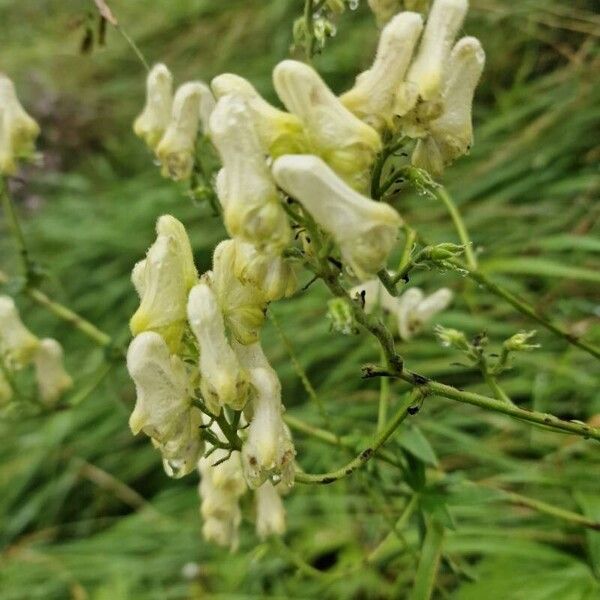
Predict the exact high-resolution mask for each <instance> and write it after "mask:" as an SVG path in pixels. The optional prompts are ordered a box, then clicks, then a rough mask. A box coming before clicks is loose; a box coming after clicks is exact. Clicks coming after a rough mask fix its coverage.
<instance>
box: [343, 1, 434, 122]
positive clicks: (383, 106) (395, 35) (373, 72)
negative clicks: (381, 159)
mask: <svg viewBox="0 0 600 600" xmlns="http://www.w3.org/2000/svg"><path fill="white" fill-rule="evenodd" d="M422 29H423V19H422V18H421V15H419V14H417V13H412V12H403V13H400V14H398V15H396V16H395V17H394V18H393V19H392V20H391V21H390V22H389V23H388V24H387V25H386V26H385V27H384V29H383V31H382V32H381V37H380V38H379V45H378V47H377V55H376V57H375V61H374V62H373V66H372V67H371V68H370V69H369V70H368V71H365V72H364V73H361V74H360V75H359V76H358V77H357V78H356V83H355V85H354V87H353V88H352V89H351V90H350V91H348V92H346V93H345V94H343V95H342V96H341V97H340V100H341V101H342V103H343V104H344V106H345V107H346V108H348V109H349V110H350V111H352V112H353V113H354V114H355V115H356V116H357V117H359V118H360V119H361V120H362V121H364V122H365V123H367V124H368V125H371V126H372V127H373V128H375V129H377V130H382V129H385V128H387V127H390V126H391V125H392V107H393V104H394V98H395V94H396V90H397V88H398V86H399V85H400V83H401V82H402V80H403V78H404V75H405V74H406V70H407V69H408V65H409V64H410V61H411V59H412V55H413V50H414V48H415V45H416V43H417V40H418V39H419V35H420V34H421V30H422Z"/></svg>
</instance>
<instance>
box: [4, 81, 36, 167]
mask: <svg viewBox="0 0 600 600" xmlns="http://www.w3.org/2000/svg"><path fill="white" fill-rule="evenodd" d="M39 134H40V128H39V126H38V124H37V123H36V122H35V121H34V120H33V119H32V118H31V117H30V116H29V115H28V114H27V113H26V112H25V109H24V108H23V107H22V106H21V103H20V102H19V99H18V97H17V93H16V91H15V86H14V84H13V82H12V81H11V80H10V79H9V78H8V77H7V76H6V75H4V74H3V73H0V175H14V174H15V172H16V170H17V164H18V161H19V160H20V159H28V158H31V157H32V156H33V154H34V151H35V147H34V144H35V140H36V138H37V136H38V135H39Z"/></svg>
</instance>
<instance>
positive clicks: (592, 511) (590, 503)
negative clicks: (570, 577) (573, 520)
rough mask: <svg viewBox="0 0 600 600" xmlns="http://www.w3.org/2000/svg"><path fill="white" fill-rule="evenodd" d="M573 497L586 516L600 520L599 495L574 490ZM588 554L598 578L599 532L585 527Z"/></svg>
mask: <svg viewBox="0 0 600 600" xmlns="http://www.w3.org/2000/svg"><path fill="white" fill-rule="evenodd" d="M575 499H576V500H577V503H578V504H579V506H581V510H582V511H583V514H584V515H585V516H586V517H589V518H590V519H594V520H596V521H600V496H599V495H593V496H592V495H591V494H584V493H583V492H576V493H575ZM585 537H586V541H587V548H588V554H589V557H590V563H591V564H592V569H593V570H594V573H595V574H596V577H598V578H600V532H598V531H593V530H592V529H586V531H585Z"/></svg>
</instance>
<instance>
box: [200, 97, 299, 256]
mask: <svg viewBox="0 0 600 600" xmlns="http://www.w3.org/2000/svg"><path fill="white" fill-rule="evenodd" d="M210 137H211V140H212V141H213V143H214V145H215V146H216V147H217V150H218V151H219V155H220V156H221V161H222V163H223V167H224V170H222V171H221V172H220V173H219V176H218V179H217V195H218V196H219V201H220V202H221V205H222V206H223V213H224V219H225V226H226V227H227V231H228V232H229V235H230V236H231V237H233V238H240V239H242V240H244V241H246V242H250V243H252V244H254V245H255V246H256V247H257V248H259V249H261V250H262V249H266V250H268V251H269V252H272V253H279V252H281V250H282V249H283V248H285V246H287V244H288V243H289V241H290V239H291V230H290V226H289V223H288V220H287V215H286V214H285V211H284V210H283V207H282V206H281V204H280V201H279V195H278V194H277V189H276V188H275V185H274V183H273V180H272V177H271V175H270V173H269V169H268V167H267V164H266V161H265V156H264V152H263V150H262V147H261V144H260V140H259V137H258V134H257V131H256V128H255V126H254V123H253V114H252V111H251V110H250V108H249V107H248V104H247V103H246V101H245V100H244V98H243V97H242V96H239V95H238V96H236V95H227V96H223V97H222V98H220V100H219V101H218V103H217V106H216V108H215V110H214V112H213V114H212V116H211V119H210Z"/></svg>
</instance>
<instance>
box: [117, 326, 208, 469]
mask: <svg viewBox="0 0 600 600" xmlns="http://www.w3.org/2000/svg"><path fill="white" fill-rule="evenodd" d="M127 370H128V371H129V375H130V376H131V378H132V379H133V382H134V383H135V388H136V395H137V398H136V404H135V408H134V410H133V412H132V413H131V416H130V418H129V427H130V428H131V431H132V432H133V434H134V435H137V434H138V433H139V432H140V431H143V432H144V433H145V434H146V435H147V436H149V437H151V438H152V441H153V443H154V445H155V446H156V447H157V448H158V449H159V450H160V452H161V453H162V455H163V459H164V465H165V471H166V472H167V474H168V475H169V476H171V477H182V476H183V475H186V474H187V473H189V472H190V471H191V470H193V468H194V467H195V465H196V462H197V460H198V458H199V457H200V456H201V455H202V453H203V451H204V444H203V442H202V439H201V436H200V429H199V427H200V424H201V422H200V412H199V411H198V410H197V409H196V408H195V407H193V406H192V398H191V393H190V384H189V380H190V374H189V373H188V371H187V369H186V366H185V364H184V363H183V361H182V360H181V359H180V358H179V357H177V356H175V355H173V354H171V353H170V351H169V348H168V346H167V344H166V343H165V341H164V340H163V338H162V337H161V336H160V335H158V334H157V333H155V332H153V331H146V332H144V333H140V334H139V335H138V336H136V337H135V338H134V339H133V341H132V342H131V344H130V345H129V349H128V351H127Z"/></svg>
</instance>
